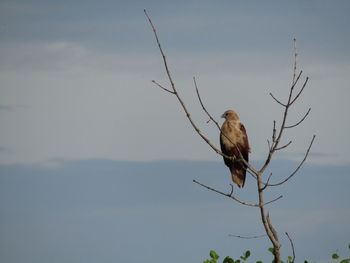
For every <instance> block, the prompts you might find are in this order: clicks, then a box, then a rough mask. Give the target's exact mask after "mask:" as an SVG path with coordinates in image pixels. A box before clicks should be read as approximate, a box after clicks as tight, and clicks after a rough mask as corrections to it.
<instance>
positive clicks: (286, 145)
mask: <svg viewBox="0 0 350 263" xmlns="http://www.w3.org/2000/svg"><path fill="white" fill-rule="evenodd" d="M291 143H292V141H289V142H288V143H287V144H285V145H283V146H281V147H278V148H276V149H275V151H279V150H282V149H284V148H287V147H288V146H289V145H290V144H291Z"/></svg>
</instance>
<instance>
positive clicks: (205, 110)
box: [193, 77, 221, 130]
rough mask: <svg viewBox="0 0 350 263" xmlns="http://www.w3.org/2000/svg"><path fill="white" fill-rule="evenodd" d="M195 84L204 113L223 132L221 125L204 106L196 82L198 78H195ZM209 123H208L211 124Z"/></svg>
mask: <svg viewBox="0 0 350 263" xmlns="http://www.w3.org/2000/svg"><path fill="white" fill-rule="evenodd" d="M193 82H194V86H195V88H196V93H197V97H198V100H199V103H200V104H201V106H202V109H203V110H204V112H205V113H206V114H207V115H208V117H209V121H210V120H211V121H213V122H214V123H215V125H216V127H218V129H219V130H221V128H220V125H219V123H218V122H217V121H216V120H215V119H214V118H213V117H212V116H211V115H210V113H209V112H208V111H207V109H206V108H205V106H204V104H203V102H202V99H201V96H200V94H199V90H198V86H197V82H196V78H195V77H193ZM209 121H208V122H209ZM208 122H207V123H208Z"/></svg>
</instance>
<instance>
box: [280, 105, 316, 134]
mask: <svg viewBox="0 0 350 263" xmlns="http://www.w3.org/2000/svg"><path fill="white" fill-rule="evenodd" d="M310 111H311V108H309V110H308V111H307V113H306V114H305V115H304V117H303V118H302V119H301V120H300V121H298V122H297V123H296V124H293V125H289V126H285V128H286V129H290V128H294V127H296V126H298V125H299V124H300V123H302V122H303V121H304V120H305V119H306V117H307V115H309V113H310Z"/></svg>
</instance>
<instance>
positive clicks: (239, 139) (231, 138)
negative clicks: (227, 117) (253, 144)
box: [221, 125, 244, 147]
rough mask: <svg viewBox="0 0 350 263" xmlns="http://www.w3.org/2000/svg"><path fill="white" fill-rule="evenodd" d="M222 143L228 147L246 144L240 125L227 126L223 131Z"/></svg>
mask: <svg viewBox="0 0 350 263" xmlns="http://www.w3.org/2000/svg"><path fill="white" fill-rule="evenodd" d="M221 141H222V143H223V144H224V145H226V147H230V146H232V147H233V146H235V145H237V144H244V135H243V133H242V131H241V129H240V127H238V125H225V126H224V127H222V131H221Z"/></svg>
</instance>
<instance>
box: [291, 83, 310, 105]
mask: <svg viewBox="0 0 350 263" xmlns="http://www.w3.org/2000/svg"><path fill="white" fill-rule="evenodd" d="M308 81H309V77H306V79H305V81H304V84H303V86H302V88H301V90H300V91H299V92H298V94H297V95H296V96H295V98H294V99H293V100H292V101H291V102H290V104H289V105H292V104H293V103H294V102H295V101H296V100H297V99H298V97H299V96H300V94H301V93H302V92H303V90H304V88H305V87H306V84H307V82H308Z"/></svg>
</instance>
